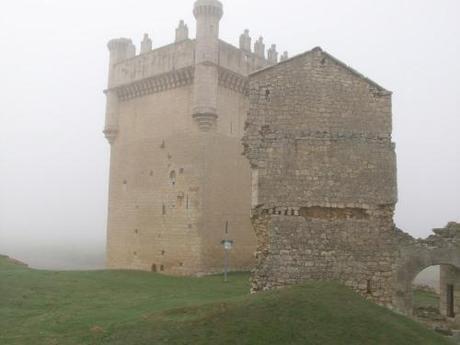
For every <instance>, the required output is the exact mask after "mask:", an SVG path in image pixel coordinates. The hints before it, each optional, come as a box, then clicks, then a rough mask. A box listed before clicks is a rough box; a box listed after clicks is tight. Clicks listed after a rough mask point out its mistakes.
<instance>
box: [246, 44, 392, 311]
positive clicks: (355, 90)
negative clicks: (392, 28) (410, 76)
mask: <svg viewBox="0 0 460 345" xmlns="http://www.w3.org/2000/svg"><path fill="white" fill-rule="evenodd" d="M249 88H250V96H249V97H250V111H249V115H248V121H247V129H246V134H245V136H244V138H243V144H244V146H245V155H246V156H247V158H248V159H249V161H250V164H251V167H252V169H253V186H254V187H253V188H255V190H254V191H253V202H252V205H253V207H254V209H253V224H254V227H255V229H256V235H257V237H258V250H257V260H258V262H257V266H256V269H255V271H254V274H253V290H254V291H258V290H263V289H269V288H273V287H280V286H283V285H287V284H293V283H299V282H302V281H304V280H308V279H320V280H321V279H325V280H338V281H341V282H343V283H345V284H346V285H348V286H350V287H352V288H353V289H355V290H356V291H357V292H358V293H360V294H362V295H364V296H366V297H368V298H370V299H373V300H375V301H377V302H378V303H381V304H386V305H390V304H391V301H392V279H393V273H392V272H393V267H394V255H395V246H394V244H395V242H394V224H393V210H394V205H395V203H396V198H397V196H396V194H397V191H396V158H395V152H394V145H393V143H392V142H391V93H390V92H388V91H386V90H384V89H383V88H381V87H380V86H378V85H377V84H375V83H374V82H372V81H370V80H368V79H366V78H365V77H363V76H362V75H360V74H359V73H357V72H356V71H354V70H352V69H351V68H349V67H348V66H346V65H344V64H343V63H341V62H340V61H338V60H336V59H335V58H333V57H332V56H330V55H329V54H327V53H325V52H323V51H322V50H321V49H319V48H315V49H314V50H312V51H310V52H307V53H305V54H303V55H300V56H298V57H295V58H293V59H290V60H287V61H284V62H282V63H280V64H278V65H275V66H273V67H270V68H267V69H265V70H262V71H259V72H256V73H254V74H252V75H251V76H250V86H249Z"/></svg>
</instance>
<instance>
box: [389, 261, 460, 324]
mask: <svg viewBox="0 0 460 345" xmlns="http://www.w3.org/2000/svg"><path fill="white" fill-rule="evenodd" d="M423 258H425V259H426V256H425V257H423V256H421V257H412V258H410V259H408V260H406V262H405V264H404V265H402V266H401V267H400V269H399V271H398V274H397V286H398V288H397V291H396V300H395V305H396V306H397V308H398V309H399V310H400V311H402V312H403V313H405V314H407V315H410V316H412V317H414V318H415V319H417V320H419V321H421V322H422V323H425V324H427V325H429V326H430V327H432V328H439V329H446V330H453V329H455V330H459V329H460V265H459V264H458V262H457V261H456V260H442V261H441V260H440V261H436V259H435V258H433V257H431V259H432V260H422V259H423Z"/></svg>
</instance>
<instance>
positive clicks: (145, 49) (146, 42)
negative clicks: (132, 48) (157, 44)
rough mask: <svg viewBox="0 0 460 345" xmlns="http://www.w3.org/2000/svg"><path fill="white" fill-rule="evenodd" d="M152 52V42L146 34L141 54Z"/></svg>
mask: <svg viewBox="0 0 460 345" xmlns="http://www.w3.org/2000/svg"><path fill="white" fill-rule="evenodd" d="M150 51H152V40H151V39H150V37H149V34H144V39H143V40H142V42H141V54H146V53H148V52H150Z"/></svg>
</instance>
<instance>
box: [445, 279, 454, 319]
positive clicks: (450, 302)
mask: <svg viewBox="0 0 460 345" xmlns="http://www.w3.org/2000/svg"><path fill="white" fill-rule="evenodd" d="M446 292H447V295H446V302H447V303H446V304H447V316H448V317H455V310H454V286H453V285H452V284H447V291H446Z"/></svg>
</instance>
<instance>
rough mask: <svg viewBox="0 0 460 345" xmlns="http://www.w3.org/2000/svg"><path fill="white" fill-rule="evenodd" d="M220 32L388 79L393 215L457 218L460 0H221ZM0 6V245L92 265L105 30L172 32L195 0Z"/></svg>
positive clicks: (103, 171) (98, 257)
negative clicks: (318, 50) (326, 57)
mask: <svg viewBox="0 0 460 345" xmlns="http://www.w3.org/2000/svg"><path fill="white" fill-rule="evenodd" d="M223 4H224V11H225V14H224V18H223V20H222V22H221V38H222V39H224V40H226V41H228V42H229V43H233V44H235V45H237V42H238V37H239V35H240V33H242V32H243V30H244V29H245V28H248V29H250V32H251V35H252V37H253V40H255V39H256V38H257V36H259V35H263V36H264V38H265V41H266V45H267V47H268V46H269V45H271V43H277V46H278V50H279V51H280V52H282V51H284V50H288V51H289V53H290V55H291V56H292V55H293V54H298V53H301V52H303V51H306V50H309V49H311V48H313V47H315V46H321V47H322V48H323V49H324V50H326V51H327V52H329V53H331V54H332V55H334V56H336V57H337V58H339V59H340V60H342V61H344V62H345V63H347V64H349V65H351V66H352V67H353V68H355V69H357V70H358V71H360V72H361V73H363V74H365V75H366V76H368V77H369V78H371V79H373V80H375V81H376V82H378V83H379V84H381V85H382V86H384V87H385V88H387V89H389V90H392V91H393V92H394V95H393V118H394V121H393V123H394V135H393V140H394V141H395V142H396V144H397V146H396V152H397V155H398V183H399V203H398V205H397V210H396V224H397V226H398V227H400V228H402V229H404V230H405V231H407V232H409V233H410V234H412V235H413V236H416V237H425V236H427V235H428V234H429V233H430V229H431V228H433V227H443V226H444V225H445V224H446V223H447V222H448V221H452V220H456V221H460V120H459V118H460V63H459V61H460V39H459V37H460V24H459V23H460V22H459V13H460V1H458V0H438V1H433V0H387V1H369V0H348V1H343V0H325V1H310V0H285V1H262V0H251V1H247V0H227V1H223ZM2 5H3V6H2V10H1V11H0V42H1V49H0V66H1V67H2V73H1V75H0V81H1V83H0V253H4V254H8V255H11V256H15V257H17V258H19V259H22V260H24V261H27V262H28V263H30V264H32V266H36V267H46V268H99V267H103V264H104V263H103V258H104V243H105V227H106V217H107V185H108V162H109V146H108V144H107V142H106V141H105V139H104V138H103V135H102V133H101V131H102V128H103V122H104V108H105V97H104V95H103V93H102V90H103V89H104V88H105V86H106V79H107V70H108V67H107V64H108V52H107V48H106V43H107V41H108V40H109V39H111V38H115V37H129V38H132V39H133V41H134V42H135V43H136V45H137V46H139V42H140V40H141V39H142V36H143V33H144V32H148V33H150V34H151V35H152V36H153V41H154V47H159V46H162V45H165V44H168V43H171V42H172V41H173V39H174V29H175V27H176V26H177V24H178V22H179V20H180V19H185V21H186V23H187V24H188V25H189V27H190V29H191V36H192V37H194V27H195V22H194V18H193V15H192V6H193V1H192V0H170V1H152V0H150V1H147V0H137V1H121V0H110V1H109V0H98V1H90V0H78V1H76V0H67V1H63V0H15V1H6V2H4V3H3V4H2Z"/></svg>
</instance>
